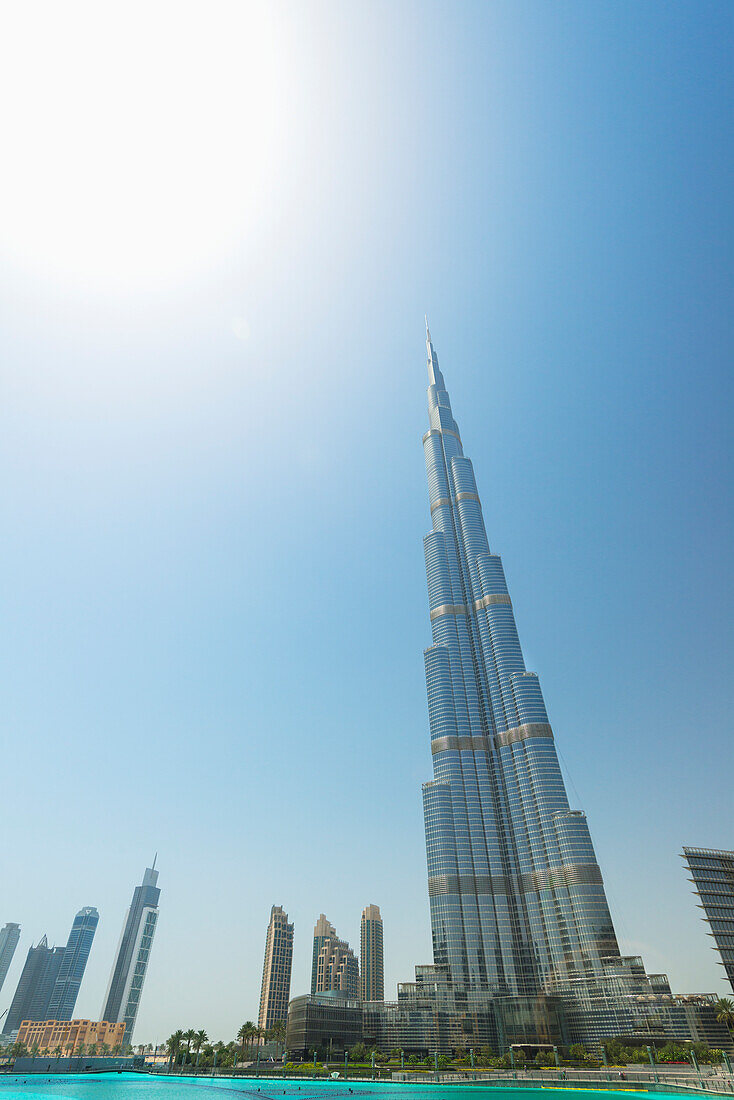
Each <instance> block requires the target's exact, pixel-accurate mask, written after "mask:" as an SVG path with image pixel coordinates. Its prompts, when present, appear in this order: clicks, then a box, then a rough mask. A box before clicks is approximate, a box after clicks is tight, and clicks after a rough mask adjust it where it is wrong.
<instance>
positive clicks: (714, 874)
mask: <svg viewBox="0 0 734 1100" xmlns="http://www.w3.org/2000/svg"><path fill="white" fill-rule="evenodd" d="M683 858H684V859H685V861H686V863H687V864H688V870H689V871H690V872H691V880H690V881H691V882H692V883H693V889H694V890H695V891H696V893H697V894H698V896H699V898H700V899H701V906H700V907H701V909H703V913H704V915H703V919H704V920H705V921H707V922H708V924H709V927H710V929H711V931H710V932H709V933H708V935H709V936H712V937H713V940H714V944H715V945H716V950H717V951H718V953H719V955H720V957H721V965H722V966H723V967H724V970H725V971H726V976H727V978H728V979H729V985H730V986H731V987H732V989H734V852H726V851H722V850H721V849H718V848H684V849H683Z"/></svg>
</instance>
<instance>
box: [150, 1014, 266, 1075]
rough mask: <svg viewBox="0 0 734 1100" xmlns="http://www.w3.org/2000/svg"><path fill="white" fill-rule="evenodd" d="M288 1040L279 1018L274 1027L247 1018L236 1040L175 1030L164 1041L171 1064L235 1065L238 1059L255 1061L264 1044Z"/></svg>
mask: <svg viewBox="0 0 734 1100" xmlns="http://www.w3.org/2000/svg"><path fill="white" fill-rule="evenodd" d="M271 1042H273V1043H280V1044H284V1043H285V1023H284V1022H283V1021H282V1020H276V1022H275V1023H274V1024H273V1026H272V1027H271V1028H267V1029H266V1028H260V1027H258V1026H257V1024H254V1023H253V1022H252V1020H246V1021H245V1023H244V1024H243V1025H242V1027H241V1028H240V1029H239V1031H238V1032H237V1041H234V1040H232V1041H230V1042H229V1043H224V1042H222V1041H221V1039H220V1040H219V1041H218V1042H216V1043H210V1042H209V1036H208V1035H207V1033H206V1031H204V1030H203V1029H202V1030H200V1031H195V1030H194V1029H193V1028H189V1030H188V1031H182V1030H179V1031H174V1033H173V1035H171V1036H170V1037H169V1038H168V1040H167V1041H166V1043H165V1048H166V1051H167V1053H168V1061H169V1065H174V1064H175V1065H182V1066H184V1065H191V1064H194V1065H197V1066H199V1065H201V1066H205V1067H206V1066H214V1065H217V1066H222V1067H224V1066H236V1065H237V1063H238V1061H253V1060H254V1059H255V1058H256V1057H257V1053H258V1051H259V1049H260V1046H261V1044H262V1043H271Z"/></svg>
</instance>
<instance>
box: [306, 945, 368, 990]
mask: <svg viewBox="0 0 734 1100" xmlns="http://www.w3.org/2000/svg"><path fill="white" fill-rule="evenodd" d="M333 990H338V991H339V992H341V993H343V994H344V995H345V996H346V997H351V998H355V999H358V998H359V963H358V962H357V958H356V956H355V954H354V952H353V951H352V949H351V947H350V946H349V944H348V943H347V942H346V940H340V939H339V937H338V936H337V935H336V934H334V935H333V936H326V937H325V939H324V941H323V943H322V945H321V950H320V951H319V954H318V958H317V959H316V992H317V993H329V992H332V991H333Z"/></svg>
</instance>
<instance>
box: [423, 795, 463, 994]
mask: <svg viewBox="0 0 734 1100" xmlns="http://www.w3.org/2000/svg"><path fill="white" fill-rule="evenodd" d="M423 818H424V821H425V828H426V857H427V862H428V893H429V899H430V907H431V929H432V933H433V961H434V962H435V963H436V964H437V965H440V966H449V967H451V973H452V975H453V976H454V980H458V981H467V980H468V976H469V975H468V968H467V958H466V949H465V946H464V921H463V915H462V911H461V900H460V897H459V888H458V881H459V874H458V860H457V853H456V844H455V837H456V833H455V830H454V822H453V806H452V799H451V785H450V784H449V783H448V782H441V781H439V780H434V781H433V782H432V783H424V785H423Z"/></svg>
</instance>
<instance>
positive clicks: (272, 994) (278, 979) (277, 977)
mask: <svg viewBox="0 0 734 1100" xmlns="http://www.w3.org/2000/svg"><path fill="white" fill-rule="evenodd" d="M292 963H293V925H292V924H289V923H288V914H287V913H286V911H285V910H284V909H283V908H282V907H281V906H280V905H274V906H273V907H272V909H271V910H270V923H269V924H268V931H267V935H266V937H265V961H264V963H263V980H262V987H261V990H260V1014H259V1016H258V1027H261V1028H263V1029H264V1030H267V1031H269V1030H270V1028H271V1027H272V1026H273V1024H274V1023H276V1021H278V1020H280V1021H282V1022H283V1023H285V1022H286V1020H287V1018H288V1000H289V998H290V992H291V965H292Z"/></svg>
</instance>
